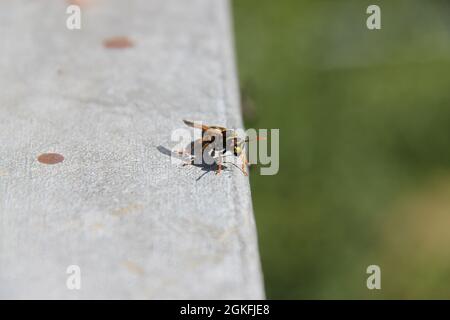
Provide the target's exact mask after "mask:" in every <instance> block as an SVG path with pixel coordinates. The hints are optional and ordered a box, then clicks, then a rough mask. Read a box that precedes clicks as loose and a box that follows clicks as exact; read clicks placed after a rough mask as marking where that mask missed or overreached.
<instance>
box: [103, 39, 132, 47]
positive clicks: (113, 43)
mask: <svg viewBox="0 0 450 320" xmlns="http://www.w3.org/2000/svg"><path fill="white" fill-rule="evenodd" d="M103 46H104V47H105V48H108V49H124V48H131V47H133V46H134V43H133V41H131V40H130V39H128V38H127V37H112V38H108V39H106V40H105V41H103Z"/></svg>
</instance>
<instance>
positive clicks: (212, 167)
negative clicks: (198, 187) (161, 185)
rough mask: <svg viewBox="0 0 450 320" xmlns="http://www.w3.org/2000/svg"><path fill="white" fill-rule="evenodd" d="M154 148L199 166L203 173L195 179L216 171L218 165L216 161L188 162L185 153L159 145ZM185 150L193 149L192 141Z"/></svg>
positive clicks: (188, 160)
mask: <svg viewBox="0 0 450 320" xmlns="http://www.w3.org/2000/svg"><path fill="white" fill-rule="evenodd" d="M156 149H158V151H159V152H161V153H162V154H164V155H166V156H169V157H175V158H177V159H179V160H182V161H185V162H186V165H192V166H194V167H197V168H200V169H201V170H202V171H204V173H203V174H201V175H200V176H199V177H198V178H197V179H196V181H199V180H200V179H201V178H203V177H204V176H205V175H207V174H208V173H210V172H216V171H217V170H218V168H219V166H218V165H217V163H215V162H214V163H212V164H208V163H207V162H205V161H199V162H201V163H195V161H194V162H193V163H189V162H190V161H191V160H190V159H187V158H186V155H182V154H179V153H178V152H174V151H172V150H170V149H167V148H166V147H164V146H161V145H159V146H158V147H156ZM185 150H193V142H191V143H190V144H188V145H187V147H186V148H185ZM190 154H191V155H194V153H193V151H192V152H191V153H190ZM222 168H223V169H226V168H227V167H226V166H225V165H223V166H222Z"/></svg>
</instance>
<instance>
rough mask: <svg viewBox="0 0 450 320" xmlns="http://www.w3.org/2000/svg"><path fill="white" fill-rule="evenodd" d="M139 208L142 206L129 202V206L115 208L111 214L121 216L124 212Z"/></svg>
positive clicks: (127, 212)
mask: <svg viewBox="0 0 450 320" xmlns="http://www.w3.org/2000/svg"><path fill="white" fill-rule="evenodd" d="M141 208H142V206H141V205H139V204H131V205H129V206H126V207H123V208H119V209H116V210H114V211H112V212H111V214H112V215H113V216H116V217H121V216H124V215H126V214H129V213H132V212H133V211H137V210H139V209H141Z"/></svg>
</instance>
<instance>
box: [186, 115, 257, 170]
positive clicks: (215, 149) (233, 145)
mask: <svg viewBox="0 0 450 320" xmlns="http://www.w3.org/2000/svg"><path fill="white" fill-rule="evenodd" d="M183 122H184V123H185V124H186V125H187V126H189V127H192V128H196V129H201V130H202V137H201V138H200V139H197V140H195V141H193V142H192V143H191V144H190V150H189V149H186V150H183V151H178V154H182V155H187V156H188V157H189V158H190V160H189V162H187V163H185V164H184V165H192V164H194V160H195V158H196V155H195V152H196V150H199V151H200V150H201V152H202V154H201V156H202V159H203V155H204V154H207V155H209V156H210V157H211V158H212V159H213V161H214V162H215V163H216V164H217V167H218V169H217V171H216V174H220V173H221V172H222V165H223V164H225V163H230V164H232V165H234V166H235V167H237V168H239V167H238V166H237V165H236V164H235V163H233V162H230V161H227V158H228V157H232V156H234V157H239V158H240V159H241V163H242V165H241V167H240V168H239V169H240V170H241V172H242V173H243V174H244V175H246V176H247V175H248V173H247V170H246V167H247V165H248V164H249V163H248V160H247V153H246V148H245V146H246V143H247V142H248V141H249V139H248V137H246V138H244V139H243V138H240V137H239V136H238V135H237V133H236V131H235V130H233V129H227V128H225V127H220V126H208V125H204V124H202V123H198V122H193V121H189V120H183Z"/></svg>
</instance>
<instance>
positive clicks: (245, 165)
mask: <svg viewBox="0 0 450 320" xmlns="http://www.w3.org/2000/svg"><path fill="white" fill-rule="evenodd" d="M241 162H242V173H243V174H244V175H246V176H248V173H247V170H246V167H247V165H248V161H247V156H246V155H245V153H241Z"/></svg>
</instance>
